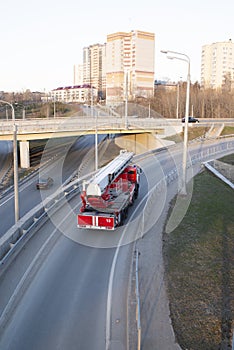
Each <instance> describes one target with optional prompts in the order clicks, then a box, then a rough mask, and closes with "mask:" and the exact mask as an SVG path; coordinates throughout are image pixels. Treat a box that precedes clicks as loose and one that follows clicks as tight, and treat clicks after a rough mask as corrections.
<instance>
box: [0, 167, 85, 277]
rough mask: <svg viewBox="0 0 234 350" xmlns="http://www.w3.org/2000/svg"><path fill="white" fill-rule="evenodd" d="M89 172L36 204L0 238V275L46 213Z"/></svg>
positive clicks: (77, 188) (73, 192) (66, 197)
mask: <svg viewBox="0 0 234 350" xmlns="http://www.w3.org/2000/svg"><path fill="white" fill-rule="evenodd" d="M89 176H90V174H88V175H86V176H84V177H82V178H80V179H76V180H74V181H73V182H71V183H70V184H68V185H66V186H65V187H63V188H62V189H60V190H58V191H57V192H56V193H55V194H54V195H53V196H50V197H48V198H47V199H46V200H44V202H43V203H40V204H38V205H37V206H36V207H35V208H33V209H32V210H31V211H30V212H28V213H27V214H26V215H25V216H24V217H22V218H21V219H20V220H19V221H18V222H17V223H16V224H15V225H14V226H12V227H11V228H10V229H9V230H8V231H7V232H6V233H5V234H4V236H2V237H1V238H0V276H1V275H2V273H3V272H4V271H5V270H6V268H7V266H9V264H10V263H11V262H12V260H13V258H14V257H15V256H16V255H17V254H18V253H19V252H20V250H21V249H22V248H23V247H24V245H25V244H26V243H27V241H28V240H29V239H30V238H31V237H32V236H33V235H34V233H35V232H36V231H37V230H38V229H39V228H40V226H41V225H42V224H43V223H44V220H45V219H47V217H48V214H49V213H50V214H51V213H53V211H54V212H55V211H56V210H58V209H59V208H60V207H61V206H62V205H63V204H64V201H65V200H70V199H71V198H72V197H73V196H74V195H76V194H77V193H78V192H79V191H80V185H81V183H82V181H83V180H84V179H86V178H87V177H89Z"/></svg>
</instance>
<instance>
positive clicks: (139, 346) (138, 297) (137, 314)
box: [135, 249, 141, 350]
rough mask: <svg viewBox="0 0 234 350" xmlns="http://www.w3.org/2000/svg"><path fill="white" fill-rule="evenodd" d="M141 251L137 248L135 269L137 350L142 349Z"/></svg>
mask: <svg viewBox="0 0 234 350" xmlns="http://www.w3.org/2000/svg"><path fill="white" fill-rule="evenodd" d="M138 267H139V251H138V249H137V250H136V269H135V277H136V300H137V304H136V321H137V350H140V349H141V305H140V291H139V275H138V271H139V268H138Z"/></svg>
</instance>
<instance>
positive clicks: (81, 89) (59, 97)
mask: <svg viewBox="0 0 234 350" xmlns="http://www.w3.org/2000/svg"><path fill="white" fill-rule="evenodd" d="M91 94H92V96H93V98H97V90H96V89H95V88H93V87H92V88H91V86H90V85H88V84H83V85H74V86H65V87H58V88H57V89H54V90H52V91H51V99H52V100H53V101H58V102H64V103H72V102H73V103H76V102H78V103H84V102H88V101H89V100H90V96H91Z"/></svg>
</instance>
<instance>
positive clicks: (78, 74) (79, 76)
mask: <svg viewBox="0 0 234 350" xmlns="http://www.w3.org/2000/svg"><path fill="white" fill-rule="evenodd" d="M82 84H83V64H74V67H73V85H82Z"/></svg>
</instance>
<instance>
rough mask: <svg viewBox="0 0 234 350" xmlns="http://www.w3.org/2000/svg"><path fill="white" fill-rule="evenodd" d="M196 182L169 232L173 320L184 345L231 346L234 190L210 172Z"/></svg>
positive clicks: (193, 349)
mask: <svg viewBox="0 0 234 350" xmlns="http://www.w3.org/2000/svg"><path fill="white" fill-rule="evenodd" d="M194 181H195V183H194V193H193V198H192V202H191V205H190V207H189V210H188V212H187V214H186V216H185V217H184V219H183V221H182V222H181V224H180V225H179V226H178V227H177V228H176V229H175V230H174V231H173V232H172V233H171V234H170V235H166V233H165V234H164V247H163V254H164V261H165V266H166V279H167V286H168V294H169V300H170V310H171V318H172V323H173V327H174V330H175V333H176V337H177V340H178V343H179V344H180V346H181V347H182V349H189V350H215V349H231V347H230V344H231V338H232V330H233V326H234V322H233V316H234V311H233V310H234V254H233V252H234V220H233V213H234V196H233V190H232V189H231V188H229V187H227V186H226V185H224V184H223V183H222V182H221V181H220V180H218V179H217V178H215V177H214V176H213V175H211V174H210V173H208V172H207V171H204V172H202V173H200V174H199V175H197V176H196V177H195V179H194ZM172 205H173V204H172Z"/></svg>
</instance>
